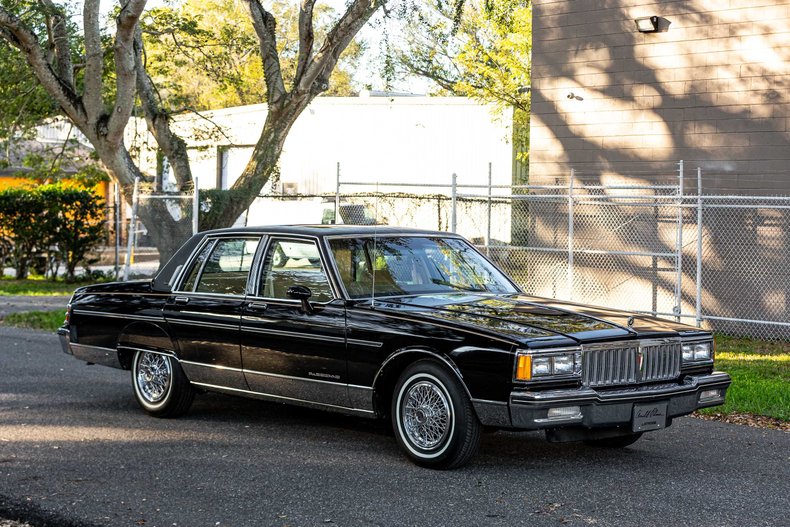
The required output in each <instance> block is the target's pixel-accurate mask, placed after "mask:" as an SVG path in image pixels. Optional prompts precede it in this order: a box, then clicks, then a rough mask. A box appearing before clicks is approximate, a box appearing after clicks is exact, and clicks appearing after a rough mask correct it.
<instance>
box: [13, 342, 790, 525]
mask: <svg viewBox="0 0 790 527" xmlns="http://www.w3.org/2000/svg"><path fill="white" fill-rule="evenodd" d="M789 497H790V434H788V433H785V432H781V431H775V430H767V429H757V428H751V427H745V426H738V425H729V424H724V423H718V422H710V421H702V420H698V419H694V418H682V419H678V420H676V421H675V423H674V424H673V426H671V427H670V428H669V429H667V430H663V431H659V432H655V433H651V434H646V435H645V436H644V437H643V438H642V439H641V440H640V441H639V442H637V443H636V444H635V445H633V446H632V447H629V448H627V449H625V450H620V451H611V450H600V449H595V448H592V447H587V446H584V445H581V444H550V443H547V442H545V441H544V440H543V437H542V435H541V434H538V433H509V432H508V433H505V432H497V433H494V434H487V435H485V437H484V440H483V445H482V450H481V452H480V454H479V455H478V457H477V458H475V459H474V460H473V461H472V463H471V464H470V465H469V466H467V467H465V468H463V469H461V470H456V471H449V472H441V471H432V470H426V469H421V468H418V467H416V466H414V465H412V464H411V463H409V462H408V461H407V460H406V459H405V458H404V457H403V456H402V455H401V453H400V452H399V450H398V448H397V446H396V444H395V440H394V438H393V437H392V436H391V435H389V434H388V432H387V430H386V427H384V426H382V425H381V424H379V423H376V422H374V421H369V420H366V419H362V418H349V417H344V416H339V415H334V414H328V413H322V412H318V411H312V410H306V409H299V408H292V407H287V406H283V405H278V404H273V403H265V402H261V401H253V400H246V399H240V398H234V397H229V396H221V395H203V396H200V397H198V398H197V399H196V402H195V404H194V405H193V407H192V410H191V411H190V413H189V414H188V415H187V416H185V417H182V418H180V419H175V420H162V419H155V418H152V417H148V416H147V415H146V414H144V413H143V412H142V411H141V410H140V409H139V408H138V407H137V405H136V403H135V401H134V399H133V396H132V393H131V386H130V379H129V373H128V372H123V371H120V370H113V369H110V368H105V367H102V366H88V365H86V364H85V363H82V362H79V361H77V360H75V359H73V358H71V357H69V356H67V355H65V354H63V353H62V352H61V351H60V347H59V345H58V343H57V339H56V337H55V336H54V335H49V334H44V333H37V332H31V331H23V330H17V329H12V328H5V327H0V518H9V519H22V520H27V521H29V522H30V523H31V524H33V525H34V526H36V527H45V526H47V525H57V526H59V527H66V526H81V525H90V526H94V525H96V526H98V525H112V526H116V525H121V526H126V525H129V526H134V525H145V526H195V527H198V526H215V527H216V526H313V525H342V526H368V525H381V526H389V525H393V526H395V525H397V526H410V525H414V526H424V525H432V526H443V525H447V526H466V525H481V526H482V525H485V526H490V525H491V526H496V525H508V526H509V525H530V526H544V525H545V526H564V525H570V526H587V525H594V526H629V525H639V526H652V525H661V526H664V525H673V526H683V525H694V526H741V525H749V526H763V525H769V526H788V525H790V501H789V500H790V498H789Z"/></svg>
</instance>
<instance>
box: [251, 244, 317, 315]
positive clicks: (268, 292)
mask: <svg viewBox="0 0 790 527" xmlns="http://www.w3.org/2000/svg"><path fill="white" fill-rule="evenodd" d="M292 285H301V286H305V287H308V288H309V289H310V291H312V293H313V296H312V297H311V298H310V300H311V301H313V302H328V301H329V300H332V290H331V288H330V287H329V280H327V277H326V274H325V273H324V269H323V267H322V266H321V255H320V253H319V252H318V247H316V244H315V243H314V242H311V241H310V242H308V241H301V240H274V241H272V243H271V245H270V246H269V251H268V253H267V255H266V259H265V260H264V265H263V273H261V283H260V284H259V288H258V294H259V295H260V296H263V297H266V298H288V295H287V294H286V292H287V291H288V288H289V287H290V286H292Z"/></svg>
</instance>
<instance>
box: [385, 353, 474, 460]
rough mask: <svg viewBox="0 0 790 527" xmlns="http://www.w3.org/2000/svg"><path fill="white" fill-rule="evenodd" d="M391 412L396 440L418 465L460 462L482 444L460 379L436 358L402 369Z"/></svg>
mask: <svg viewBox="0 0 790 527" xmlns="http://www.w3.org/2000/svg"><path fill="white" fill-rule="evenodd" d="M390 416H391V418H392V428H393V430H394V431H395V438H396V439H397V441H398V444H399V445H400V446H401V448H402V449H403V451H404V453H405V454H406V455H407V456H408V457H409V458H410V459H411V460H412V461H414V462H415V463H417V464H418V465H421V466H424V467H430V468H436V469H449V468H458V467H461V466H463V465H465V464H466V463H467V462H468V461H469V460H470V459H471V458H472V456H474V454H475V452H477V449H478V447H479V446H480V430H481V425H480V421H479V420H478V419H477V415H476V414H475V411H474V408H473V407H472V403H471V401H470V399H469V397H468V395H467V392H466V390H465V389H464V386H463V384H462V383H461V379H460V378H458V377H457V376H456V375H455V374H454V373H453V372H452V371H448V369H447V368H446V367H445V366H444V365H442V364H440V363H438V362H437V361H434V360H430V359H424V360H418V361H416V362H414V363H412V364H410V365H409V366H408V367H406V368H405V369H404V370H403V372H402V373H401V374H400V378H399V379H398V382H397V383H395V387H394V390H393V394H392V402H391V414H390Z"/></svg>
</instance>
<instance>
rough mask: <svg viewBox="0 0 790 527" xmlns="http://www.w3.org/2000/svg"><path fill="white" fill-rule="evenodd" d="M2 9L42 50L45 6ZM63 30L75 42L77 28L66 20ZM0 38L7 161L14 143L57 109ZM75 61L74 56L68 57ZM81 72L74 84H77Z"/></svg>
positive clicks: (1, 120)
mask: <svg viewBox="0 0 790 527" xmlns="http://www.w3.org/2000/svg"><path fill="white" fill-rule="evenodd" d="M3 7H4V8H5V9H7V10H8V11H10V12H11V13H13V14H15V15H17V16H19V17H20V18H21V19H22V20H23V21H24V22H25V23H26V24H28V25H29V26H30V27H31V28H32V29H33V30H34V31H35V33H36V34H37V35H38V36H39V40H40V42H41V44H42V45H43V46H44V47H45V48H46V47H48V43H47V42H46V36H47V29H46V20H45V14H46V12H47V9H48V8H47V7H46V6H45V5H44V4H43V3H42V2H37V1H32V0H13V1H7V2H5V1H4V2H3ZM65 9H66V11H67V13H68V14H73V13H74V11H75V9H76V8H75V6H73V5H71V4H66V5H65ZM67 31H68V33H69V34H70V35H71V37H72V38H74V39H75V41H77V42H79V29H78V27H77V25H76V24H75V23H74V22H73V21H72V20H71V19H69V21H68V23H67ZM1 37H2V35H0V79H2V82H0V144H2V146H3V152H2V155H1V156H0V157H3V158H4V160H5V162H6V163H8V162H9V161H10V160H11V152H12V149H13V146H14V143H15V142H16V141H18V140H20V139H26V138H29V137H30V135H31V133H32V131H33V129H34V127H35V126H36V125H38V124H40V122H41V121H42V120H43V119H46V118H49V117H54V116H56V115H58V114H59V113H60V109H59V107H58V105H57V103H56V102H55V101H54V99H53V98H52V97H51V96H50V95H49V94H48V93H47V92H46V90H44V88H43V87H42V86H41V84H40V83H39V82H38V80H37V79H36V78H35V76H33V75H31V74H30V66H29V65H28V63H27V61H26V60H25V58H24V57H23V56H22V54H21V53H20V52H19V51H18V50H17V49H14V48H13V47H11V46H10V45H8V44H7V42H5V41H4V39H3V38H1ZM72 59H73V60H75V61H76V62H79V57H78V55H76V54H75V55H74V56H73V57H72ZM80 75H81V72H80V71H78V72H77V75H76V77H77V81H78V82H81V78H80Z"/></svg>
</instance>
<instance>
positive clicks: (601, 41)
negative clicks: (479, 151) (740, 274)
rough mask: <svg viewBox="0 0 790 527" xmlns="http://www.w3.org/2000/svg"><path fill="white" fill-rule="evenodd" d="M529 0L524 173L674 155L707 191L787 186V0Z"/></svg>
mask: <svg viewBox="0 0 790 527" xmlns="http://www.w3.org/2000/svg"><path fill="white" fill-rule="evenodd" d="M533 4H534V6H533V26H534V27H533V40H534V43H533V80H532V115H531V145H530V178H531V181H532V182H534V183H539V182H542V181H546V180H548V179H552V178H553V177H554V176H557V175H565V174H567V173H568V170H569V168H570V167H571V166H573V167H574V168H576V169H577V171H579V172H580V173H585V174H587V173H589V174H613V175H619V176H626V177H627V176H628V175H629V172H632V173H638V174H648V173H651V172H652V173H654V174H655V176H654V177H652V178H651V177H649V176H640V177H643V178H645V179H662V178H664V177H671V175H672V173H673V170H674V169H675V163H676V162H677V161H678V160H679V159H683V160H684V161H685V166H686V167H687V168H688V170H689V174H690V173H691V171H692V170H694V169H695V168H696V167H697V166H700V167H702V169H703V174H704V179H703V184H704V186H705V188H706V189H707V190H709V191H714V190H715V191H717V192H737V193H743V194H754V193H759V194H765V193H768V194H777V193H778V194H790V168H789V167H790V0H676V1H663V2H649V1H644V0H643V1H639V0H606V1H605V2H601V1H600V0H534V2H533ZM650 15H658V16H660V17H662V19H664V20H665V22H663V23H662V25H665V24H667V23H668V27H667V30H666V31H664V32H660V33H652V34H643V33H638V32H637V31H636V27H635V24H634V21H633V19H634V18H637V17H641V16H650ZM571 93H572V94H573V98H568V95H569V94H571Z"/></svg>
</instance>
